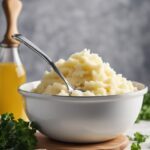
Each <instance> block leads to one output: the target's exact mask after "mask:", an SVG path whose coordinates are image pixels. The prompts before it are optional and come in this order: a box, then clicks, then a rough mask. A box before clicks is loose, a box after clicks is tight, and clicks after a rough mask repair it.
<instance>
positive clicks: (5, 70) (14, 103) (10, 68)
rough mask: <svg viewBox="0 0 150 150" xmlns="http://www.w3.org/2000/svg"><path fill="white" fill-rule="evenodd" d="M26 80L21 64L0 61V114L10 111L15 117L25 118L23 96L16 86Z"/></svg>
mask: <svg viewBox="0 0 150 150" xmlns="http://www.w3.org/2000/svg"><path fill="white" fill-rule="evenodd" d="M25 80H26V75H25V71H24V68H23V66H22V65H17V64H15V63H0V114H3V113H6V112H11V113H13V114H14V116H15V119H18V118H22V119H25V120H27V117H26V115H25V111H24V102H23V97H22V96H21V95H20V94H19V93H18V87H19V86H20V85H21V84H22V83H24V82H25Z"/></svg>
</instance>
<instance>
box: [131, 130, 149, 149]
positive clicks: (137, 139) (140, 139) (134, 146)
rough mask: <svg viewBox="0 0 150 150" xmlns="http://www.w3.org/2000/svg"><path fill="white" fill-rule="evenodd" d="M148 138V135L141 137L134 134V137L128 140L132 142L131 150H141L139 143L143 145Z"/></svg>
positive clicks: (138, 134)
mask: <svg viewBox="0 0 150 150" xmlns="http://www.w3.org/2000/svg"><path fill="white" fill-rule="evenodd" d="M148 138H149V136H148V135H143V134H141V133H139V132H135V133H134V137H129V140H130V141H133V143H132V145H131V150H141V143H144V142H145V141H146V140H147V139H148Z"/></svg>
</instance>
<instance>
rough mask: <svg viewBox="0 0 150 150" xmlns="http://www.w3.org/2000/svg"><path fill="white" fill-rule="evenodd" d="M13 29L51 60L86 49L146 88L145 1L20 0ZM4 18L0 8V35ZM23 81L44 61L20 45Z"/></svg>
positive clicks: (149, 17)
mask: <svg viewBox="0 0 150 150" xmlns="http://www.w3.org/2000/svg"><path fill="white" fill-rule="evenodd" d="M23 4H24V6H23V11H22V14H21V16H20V19H19V30H20V32H21V33H23V34H24V35H25V36H27V37H28V38H30V39H31V40H32V41H34V42H35V43H36V44H37V45H38V46H40V47H41V48H42V49H43V50H45V52H47V53H48V54H49V55H50V56H51V58H53V60H57V59H59V58H67V57H68V56H69V55H70V54H71V53H74V52H76V51H80V50H82V49H83V48H90V49H92V51H93V52H97V53H99V54H100V55H101V56H102V57H103V59H104V60H105V61H108V62H109V63H110V64H111V66H112V67H113V68H114V69H115V70H116V71H117V72H119V73H122V74H124V76H126V77H127V78H128V79H131V80H137V81H141V82H144V83H145V84H147V85H148V86H150V58H149V57H150V0H23ZM4 32H5V19H4V15H3V13H2V8H1V7H0V39H2V37H3V34H4ZM20 49H21V56H22V60H23V63H24V64H25V66H26V68H27V73H28V80H29V81H31V80H37V79H40V78H41V76H42V74H43V72H44V70H45V69H46V68H47V66H46V64H45V62H44V61H43V60H42V59H41V58H39V57H38V56H37V55H36V54H34V53H33V52H30V51H29V50H28V49H27V48H26V47H24V46H21V48H20Z"/></svg>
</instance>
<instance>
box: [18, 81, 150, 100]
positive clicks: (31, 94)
mask: <svg viewBox="0 0 150 150" xmlns="http://www.w3.org/2000/svg"><path fill="white" fill-rule="evenodd" d="M132 82H133V83H134V84H136V85H137V86H141V89H139V90H137V91H133V92H128V93H124V94H120V95H106V96H104V95H102V96H63V95H49V94H39V93H35V92H32V91H27V90H25V89H24V87H25V86H27V85H30V84H32V85H33V84H38V83H40V81H32V82H27V83H24V84H22V85H21V86H20V87H19V88H18V91H19V93H21V94H22V95H23V96H28V97H34V98H37V99H41V98H42V99H45V100H47V99H48V100H49V98H52V97H53V98H55V99H56V97H57V100H60V101H62V100H65V101H69V102H70V101H78V102H79V101H80V102H81V101H84V102H85V99H86V102H87V101H89V102H93V101H98V102H100V101H103V100H104V101H113V100H118V99H122V98H128V97H131V96H139V95H144V94H145V93H147V91H148V87H147V86H145V85H144V84H142V83H140V82H136V81H132Z"/></svg>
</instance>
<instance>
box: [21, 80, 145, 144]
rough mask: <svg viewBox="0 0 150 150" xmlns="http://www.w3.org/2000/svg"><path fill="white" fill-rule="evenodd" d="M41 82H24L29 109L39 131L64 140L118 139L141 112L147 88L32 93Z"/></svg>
mask: <svg viewBox="0 0 150 150" xmlns="http://www.w3.org/2000/svg"><path fill="white" fill-rule="evenodd" d="M38 84H39V82H37V81H36V82H30V83H25V84H23V85H22V86H21V87H20V88H19V91H20V93H21V94H22V95H23V96H24V97H25V104H26V112H27V115H28V117H29V119H30V120H31V121H34V122H36V123H37V124H38V125H39V127H40V131H41V132H42V133H44V134H45V135H47V136H49V137H50V138H53V139H57V140H60V141H65V142H76V143H87V142H88V143H92V142H100V141H106V140H110V139H113V138H115V137H116V136H118V135H119V134H122V133H124V132H125V131H126V130H128V129H129V128H130V127H131V126H132V125H133V124H134V122H135V120H136V118H137V117H138V114H139V112H140V109H141V106H142V102H143V96H144V94H145V93H146V92H147V87H145V86H144V85H143V84H141V83H137V82H134V84H135V85H136V86H137V87H138V91H136V92H131V93H127V94H123V95H111V96H93V97H75V96H72V97H71V96H50V95H44V94H36V93H33V92H31V90H32V89H33V88H35V87H36V86H37V85H38Z"/></svg>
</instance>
